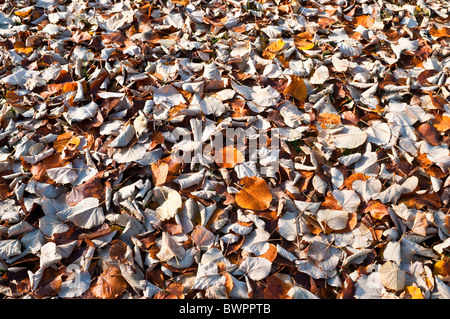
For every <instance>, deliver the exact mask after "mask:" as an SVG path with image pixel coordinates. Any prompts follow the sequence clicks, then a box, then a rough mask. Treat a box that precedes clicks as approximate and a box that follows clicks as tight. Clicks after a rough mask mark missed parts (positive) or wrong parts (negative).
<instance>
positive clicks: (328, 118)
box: [317, 113, 341, 128]
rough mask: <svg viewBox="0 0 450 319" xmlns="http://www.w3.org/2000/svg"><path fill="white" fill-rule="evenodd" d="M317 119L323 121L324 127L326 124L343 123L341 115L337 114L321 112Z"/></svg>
mask: <svg viewBox="0 0 450 319" xmlns="http://www.w3.org/2000/svg"><path fill="white" fill-rule="evenodd" d="M317 121H318V122H319V123H322V125H321V126H322V128H326V126H325V124H341V117H340V116H339V115H337V114H331V113H320V114H319V117H318V118H317Z"/></svg>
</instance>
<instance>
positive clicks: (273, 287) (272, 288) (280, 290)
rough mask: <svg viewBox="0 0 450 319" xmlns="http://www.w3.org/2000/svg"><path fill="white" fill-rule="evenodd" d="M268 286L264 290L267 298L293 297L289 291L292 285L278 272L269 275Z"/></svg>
mask: <svg viewBox="0 0 450 319" xmlns="http://www.w3.org/2000/svg"><path fill="white" fill-rule="evenodd" d="M266 284H267V287H266V288H265V289H264V291H263V295H264V298H265V299H291V298H290V297H288V295H287V293H288V292H289V290H290V289H291V288H292V285H290V284H287V283H285V282H284V281H283V280H281V279H280V278H278V276H277V275H276V274H274V275H271V276H269V277H267V279H266Z"/></svg>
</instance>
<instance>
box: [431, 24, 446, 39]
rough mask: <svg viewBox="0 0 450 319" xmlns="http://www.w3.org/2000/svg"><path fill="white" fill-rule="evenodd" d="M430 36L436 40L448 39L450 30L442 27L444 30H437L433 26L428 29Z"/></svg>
mask: <svg viewBox="0 0 450 319" xmlns="http://www.w3.org/2000/svg"><path fill="white" fill-rule="evenodd" d="M430 34H431V35H432V36H433V37H436V38H445V37H450V28H445V27H444V28H441V29H438V28H436V26H434V25H433V26H432V27H431V29H430Z"/></svg>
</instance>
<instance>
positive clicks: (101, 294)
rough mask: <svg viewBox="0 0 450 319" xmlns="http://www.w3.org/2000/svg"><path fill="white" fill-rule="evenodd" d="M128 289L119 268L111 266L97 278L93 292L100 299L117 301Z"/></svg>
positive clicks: (92, 288)
mask: <svg viewBox="0 0 450 319" xmlns="http://www.w3.org/2000/svg"><path fill="white" fill-rule="evenodd" d="M126 288H127V282H126V280H125V279H124V278H123V277H122V274H121V273H120V270H119V268H116V267H112V266H110V267H108V268H106V269H105V271H103V273H102V274H101V275H100V276H99V277H98V278H97V281H96V283H95V284H94V285H93V286H92V287H91V292H92V294H93V295H94V296H95V297H97V298H100V299H115V298H117V297H120V296H121V295H122V294H123V292H124V291H125V289H126Z"/></svg>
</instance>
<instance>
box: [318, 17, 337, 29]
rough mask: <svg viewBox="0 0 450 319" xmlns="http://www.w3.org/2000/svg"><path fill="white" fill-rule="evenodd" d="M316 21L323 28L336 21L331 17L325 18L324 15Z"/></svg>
mask: <svg viewBox="0 0 450 319" xmlns="http://www.w3.org/2000/svg"><path fill="white" fill-rule="evenodd" d="M317 23H319V26H320V27H321V28H322V29H324V28H326V27H329V26H330V25H332V24H333V23H336V20H335V19H331V18H326V17H322V18H319V20H318V21H317Z"/></svg>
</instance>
